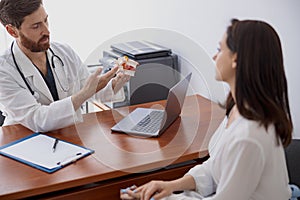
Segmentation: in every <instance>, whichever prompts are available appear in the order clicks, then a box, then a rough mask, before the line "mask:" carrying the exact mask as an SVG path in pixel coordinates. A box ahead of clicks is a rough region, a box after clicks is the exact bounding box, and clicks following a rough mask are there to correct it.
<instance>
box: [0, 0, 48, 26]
mask: <svg viewBox="0 0 300 200" xmlns="http://www.w3.org/2000/svg"><path fill="white" fill-rule="evenodd" d="M41 4H43V2H42V0H1V1H0V21H1V23H2V24H3V26H6V25H8V24H11V25H12V26H14V27H16V28H17V29H19V28H20V27H21V24H22V23H23V21H24V17H26V16H27V15H30V14H32V13H33V12H35V11H36V10H38V8H39V7H40V5H41Z"/></svg>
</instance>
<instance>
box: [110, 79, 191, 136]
mask: <svg viewBox="0 0 300 200" xmlns="http://www.w3.org/2000/svg"><path fill="white" fill-rule="evenodd" d="M191 76H192V73H189V74H188V75H187V76H186V77H185V78H184V79H182V80H181V81H179V82H178V83H177V84H175V85H174V86H173V87H172V88H171V89H170V90H169V94H168V98H167V102H166V107H165V109H164V110H159V109H151V108H136V109H135V110H134V111H133V112H131V113H129V114H128V115H127V116H126V117H125V118H123V119H122V120H121V121H119V122H118V123H117V124H116V125H114V126H113V127H112V128H111V130H112V131H116V132H122V133H127V134H130V135H137V136H143V137H158V136H160V135H161V134H162V133H163V132H164V131H165V130H166V129H167V128H168V127H169V126H170V125H171V124H172V123H173V122H174V121H175V120H176V119H177V117H179V115H180V113H181V109H182V106H183V103H184V99H185V96H186V92H187V89H188V86H189V82H190V80H191Z"/></svg>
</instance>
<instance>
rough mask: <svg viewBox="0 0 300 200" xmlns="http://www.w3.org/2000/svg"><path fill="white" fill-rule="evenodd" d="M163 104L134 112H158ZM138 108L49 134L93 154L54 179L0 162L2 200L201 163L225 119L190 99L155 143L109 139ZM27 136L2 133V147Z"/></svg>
mask: <svg viewBox="0 0 300 200" xmlns="http://www.w3.org/2000/svg"><path fill="white" fill-rule="evenodd" d="M164 103H165V101H159V102H154V103H146V104H141V105H139V106H138V107H154V108H162V105H164ZM136 107H137V106H130V107H123V108H118V109H114V110H108V111H102V112H98V113H90V114H86V115H85V116H84V122H82V123H79V124H76V125H74V126H70V127H67V128H64V129H61V130H57V131H53V132H49V133H47V134H49V135H51V136H54V137H57V138H60V139H63V140H66V141H69V142H72V143H76V144H79V145H83V146H86V147H88V148H91V149H94V150H95V153H94V154H93V155H91V156H88V157H86V158H83V159H81V160H79V161H78V162H77V163H75V164H72V165H69V166H66V167H65V168H63V169H61V170H59V171H57V172H54V173H53V174H47V173H45V172H43V171H39V170H37V169H34V168H32V167H30V166H27V165H25V164H22V163H20V162H17V161H14V160H12V159H9V158H6V157H4V156H0V174H1V178H0V199H2V198H5V199H17V198H24V197H30V196H34V195H39V194H45V193H49V192H53V191H59V190H63V189H67V188H72V187H76V186H82V185H86V184H91V183H94V182H99V181H106V180H111V179H113V178H118V177H122V176H124V175H128V174H133V173H137V172H144V171H147V170H153V169H157V168H161V167H165V166H167V165H171V164H175V163H180V162H184V161H188V160H193V159H196V158H202V157H205V156H206V155H207V145H208V141H209V139H210V137H211V135H212V134H213V132H214V131H215V129H216V128H217V126H218V125H219V123H220V122H221V121H222V119H223V117H224V111H223V110H222V109H220V108H219V106H218V105H216V104H214V103H211V102H210V101H209V100H207V99H205V98H203V97H201V96H199V95H193V96H189V97H187V98H186V101H185V104H184V107H183V111H182V114H181V117H180V118H178V119H177V120H176V121H175V122H174V123H173V124H172V125H171V126H170V127H169V128H168V129H167V130H166V132H165V133H164V134H163V135H161V136H160V137H159V138H146V139H145V138H140V137H135V136H130V135H126V134H121V133H112V132H111V131H110V128H111V127H112V126H113V125H114V124H115V123H116V122H117V121H119V120H121V119H122V118H123V116H125V115H126V114H127V113H129V112H130V111H132V110H133V109H134V108H136ZM29 134H32V131H30V130H28V129H26V128H24V127H22V126H21V125H13V126H6V127H2V128H1V130H0V145H1V146H2V145H4V144H7V143H9V142H12V141H14V140H17V139H20V138H22V137H25V136H27V135H29ZM37 151H38V149H37Z"/></svg>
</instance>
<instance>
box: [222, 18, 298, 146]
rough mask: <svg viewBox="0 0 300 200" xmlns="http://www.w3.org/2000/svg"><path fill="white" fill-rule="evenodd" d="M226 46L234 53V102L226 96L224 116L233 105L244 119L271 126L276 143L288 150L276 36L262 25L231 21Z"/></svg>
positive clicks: (286, 108)
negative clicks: (273, 127)
mask: <svg viewBox="0 0 300 200" xmlns="http://www.w3.org/2000/svg"><path fill="white" fill-rule="evenodd" d="M226 42H227V46H228V47H229V49H230V50H231V51H232V52H233V53H237V60H236V62H237V67H236V86H235V97H236V102H234V101H233V98H232V96H231V94H229V96H228V98H227V102H226V110H227V114H228V113H229V111H230V110H231V108H232V107H233V105H234V104H236V105H237V108H238V110H239V112H240V114H241V115H242V116H243V117H245V118H247V119H250V120H255V121H258V122H260V124H261V125H263V126H264V127H265V128H266V129H267V128H268V126H269V125H270V124H274V126H275V130H276V135H277V141H278V142H279V139H280V140H281V142H282V144H283V146H287V145H288V144H289V143H290V142H291V139H292V131H293V123H292V118H291V113H290V107H289V99H288V88H287V80H286V77H285V72H284V65H283V55H282V48H281V43H280V39H279V36H278V35H277V33H276V31H275V30H274V29H273V28H272V27H271V26H270V25H269V24H267V23H265V22H262V21H255V20H244V21H239V20H237V19H232V21H231V25H230V26H229V27H228V28H227V41H226Z"/></svg>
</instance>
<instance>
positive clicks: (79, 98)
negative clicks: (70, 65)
mask: <svg viewBox="0 0 300 200" xmlns="http://www.w3.org/2000/svg"><path fill="white" fill-rule="evenodd" d="M88 98H89V97H87V96H86V95H85V92H83V91H82V90H80V91H79V92H78V93H76V94H74V95H72V97H71V100H72V103H73V107H74V110H77V109H79V108H80V106H81V105H82V104H83V103H84V102H85V101H86V100H87V99H88Z"/></svg>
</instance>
